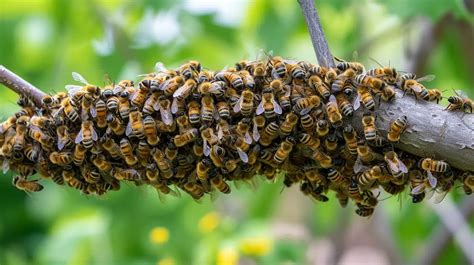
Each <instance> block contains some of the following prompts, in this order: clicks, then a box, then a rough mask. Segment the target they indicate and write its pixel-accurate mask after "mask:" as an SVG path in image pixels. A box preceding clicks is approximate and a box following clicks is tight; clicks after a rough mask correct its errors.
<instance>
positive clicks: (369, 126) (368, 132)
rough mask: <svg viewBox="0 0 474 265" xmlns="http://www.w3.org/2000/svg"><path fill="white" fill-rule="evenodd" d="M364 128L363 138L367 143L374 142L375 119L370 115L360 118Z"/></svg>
mask: <svg viewBox="0 0 474 265" xmlns="http://www.w3.org/2000/svg"><path fill="white" fill-rule="evenodd" d="M362 125H363V127H364V137H365V140H367V141H374V140H375V139H376V137H377V127H375V117H374V116H373V115H372V114H371V113H370V112H366V113H364V116H363V117H362Z"/></svg>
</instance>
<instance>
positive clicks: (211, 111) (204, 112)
mask: <svg viewBox="0 0 474 265" xmlns="http://www.w3.org/2000/svg"><path fill="white" fill-rule="evenodd" d="M201 105H202V107H201V120H202V122H206V123H211V122H212V121H213V120H214V116H215V114H216V107H215V105H214V99H213V98H212V97H211V96H204V97H203V98H202V100H201Z"/></svg>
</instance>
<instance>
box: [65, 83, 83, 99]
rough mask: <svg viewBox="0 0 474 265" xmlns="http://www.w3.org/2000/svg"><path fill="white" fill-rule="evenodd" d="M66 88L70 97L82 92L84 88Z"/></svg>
mask: <svg viewBox="0 0 474 265" xmlns="http://www.w3.org/2000/svg"><path fill="white" fill-rule="evenodd" d="M65 88H66V90H67V92H68V95H69V96H73V95H75V94H76V93H77V92H79V91H81V90H82V86H77V85H66V86H65Z"/></svg>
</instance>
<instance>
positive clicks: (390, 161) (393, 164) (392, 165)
mask: <svg viewBox="0 0 474 265" xmlns="http://www.w3.org/2000/svg"><path fill="white" fill-rule="evenodd" d="M384 159H385V162H387V165H388V168H389V170H390V172H391V173H392V175H393V176H394V177H395V178H396V179H400V178H401V177H402V176H403V174H404V173H408V169H407V167H406V166H405V164H404V163H403V162H402V161H401V160H400V159H399V158H398V155H397V153H395V152H394V151H389V152H387V153H385V155H384Z"/></svg>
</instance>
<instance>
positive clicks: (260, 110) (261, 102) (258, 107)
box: [255, 98, 265, 115]
mask: <svg viewBox="0 0 474 265" xmlns="http://www.w3.org/2000/svg"><path fill="white" fill-rule="evenodd" d="M264 101H265V100H264V99H263V98H262V101H260V103H259V104H258V106H257V110H256V111H255V113H256V114H257V115H260V114H262V113H263V112H264V111H265V109H264V108H263V104H264Z"/></svg>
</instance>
